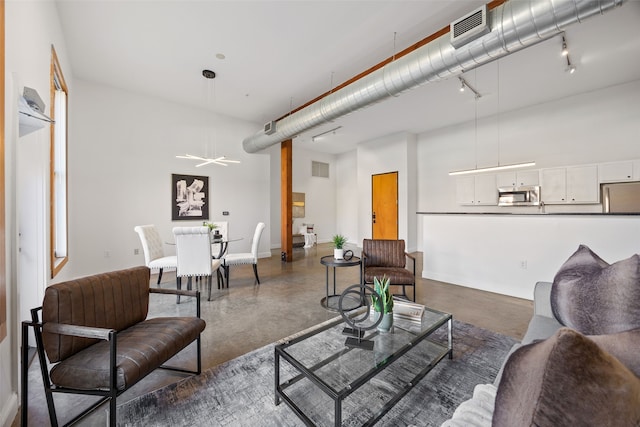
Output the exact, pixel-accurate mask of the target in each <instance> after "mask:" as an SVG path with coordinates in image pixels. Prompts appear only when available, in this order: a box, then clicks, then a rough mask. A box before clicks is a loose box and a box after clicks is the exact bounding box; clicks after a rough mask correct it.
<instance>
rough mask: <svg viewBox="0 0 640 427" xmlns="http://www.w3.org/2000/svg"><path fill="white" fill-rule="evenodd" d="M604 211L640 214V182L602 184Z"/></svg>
mask: <svg viewBox="0 0 640 427" xmlns="http://www.w3.org/2000/svg"><path fill="white" fill-rule="evenodd" d="M601 191H602V198H601V200H602V211H603V212H605V213H635V214H640V182H616V183H612V184H602V186H601Z"/></svg>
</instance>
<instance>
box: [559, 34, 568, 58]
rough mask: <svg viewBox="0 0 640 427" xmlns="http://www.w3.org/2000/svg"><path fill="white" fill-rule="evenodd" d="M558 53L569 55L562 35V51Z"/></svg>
mask: <svg viewBox="0 0 640 427" xmlns="http://www.w3.org/2000/svg"><path fill="white" fill-rule="evenodd" d="M560 53H562V56H567V55H569V48H568V47H567V39H565V38H564V36H562V51H561V52H560Z"/></svg>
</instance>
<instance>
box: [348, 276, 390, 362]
mask: <svg viewBox="0 0 640 427" xmlns="http://www.w3.org/2000/svg"><path fill="white" fill-rule="evenodd" d="M354 294H355V298H357V299H359V300H360V303H361V305H360V308H359V309H358V311H356V312H355V313H352V312H353V311H354V309H353V308H348V309H344V308H343V301H344V300H345V298H347V299H349V300H352V299H354V296H353V295H354ZM372 296H373V297H374V298H371V297H372ZM372 301H375V302H376V305H377V306H378V309H379V310H380V311H382V298H380V295H379V294H378V293H377V292H376V291H375V290H374V289H373V288H371V287H370V286H367V285H365V284H360V285H352V286H349V287H348V288H347V289H345V290H344V292H342V294H341V295H340V300H339V301H338V310H339V311H340V315H341V316H342V318H343V319H344V321H345V323H346V324H347V325H348V326H350V327H348V328H344V330H343V331H342V333H343V334H344V335H349V337H348V338H347V340H346V341H345V345H346V346H347V347H352V348H362V349H365V350H373V344H374V343H373V341H371V340H365V339H363V337H364V331H368V330H371V329H374V328H376V327H377V326H378V325H379V324H380V322H382V316H378V318H377V319H376V320H375V321H374V322H367V320H368V319H369V317H370V313H371V305H372V304H373V303H372ZM364 307H366V308H364Z"/></svg>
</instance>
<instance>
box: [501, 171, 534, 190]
mask: <svg viewBox="0 0 640 427" xmlns="http://www.w3.org/2000/svg"><path fill="white" fill-rule="evenodd" d="M496 183H497V185H498V187H521V186H523V185H538V184H539V183H540V174H539V171H537V170H534V171H520V172H515V171H514V172H502V173H499V174H498V175H497V176H496Z"/></svg>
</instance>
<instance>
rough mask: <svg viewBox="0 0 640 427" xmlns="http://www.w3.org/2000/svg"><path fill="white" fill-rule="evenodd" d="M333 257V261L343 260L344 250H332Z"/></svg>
mask: <svg viewBox="0 0 640 427" xmlns="http://www.w3.org/2000/svg"><path fill="white" fill-rule="evenodd" d="M333 257H334V258H335V259H344V249H334V250H333Z"/></svg>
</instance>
